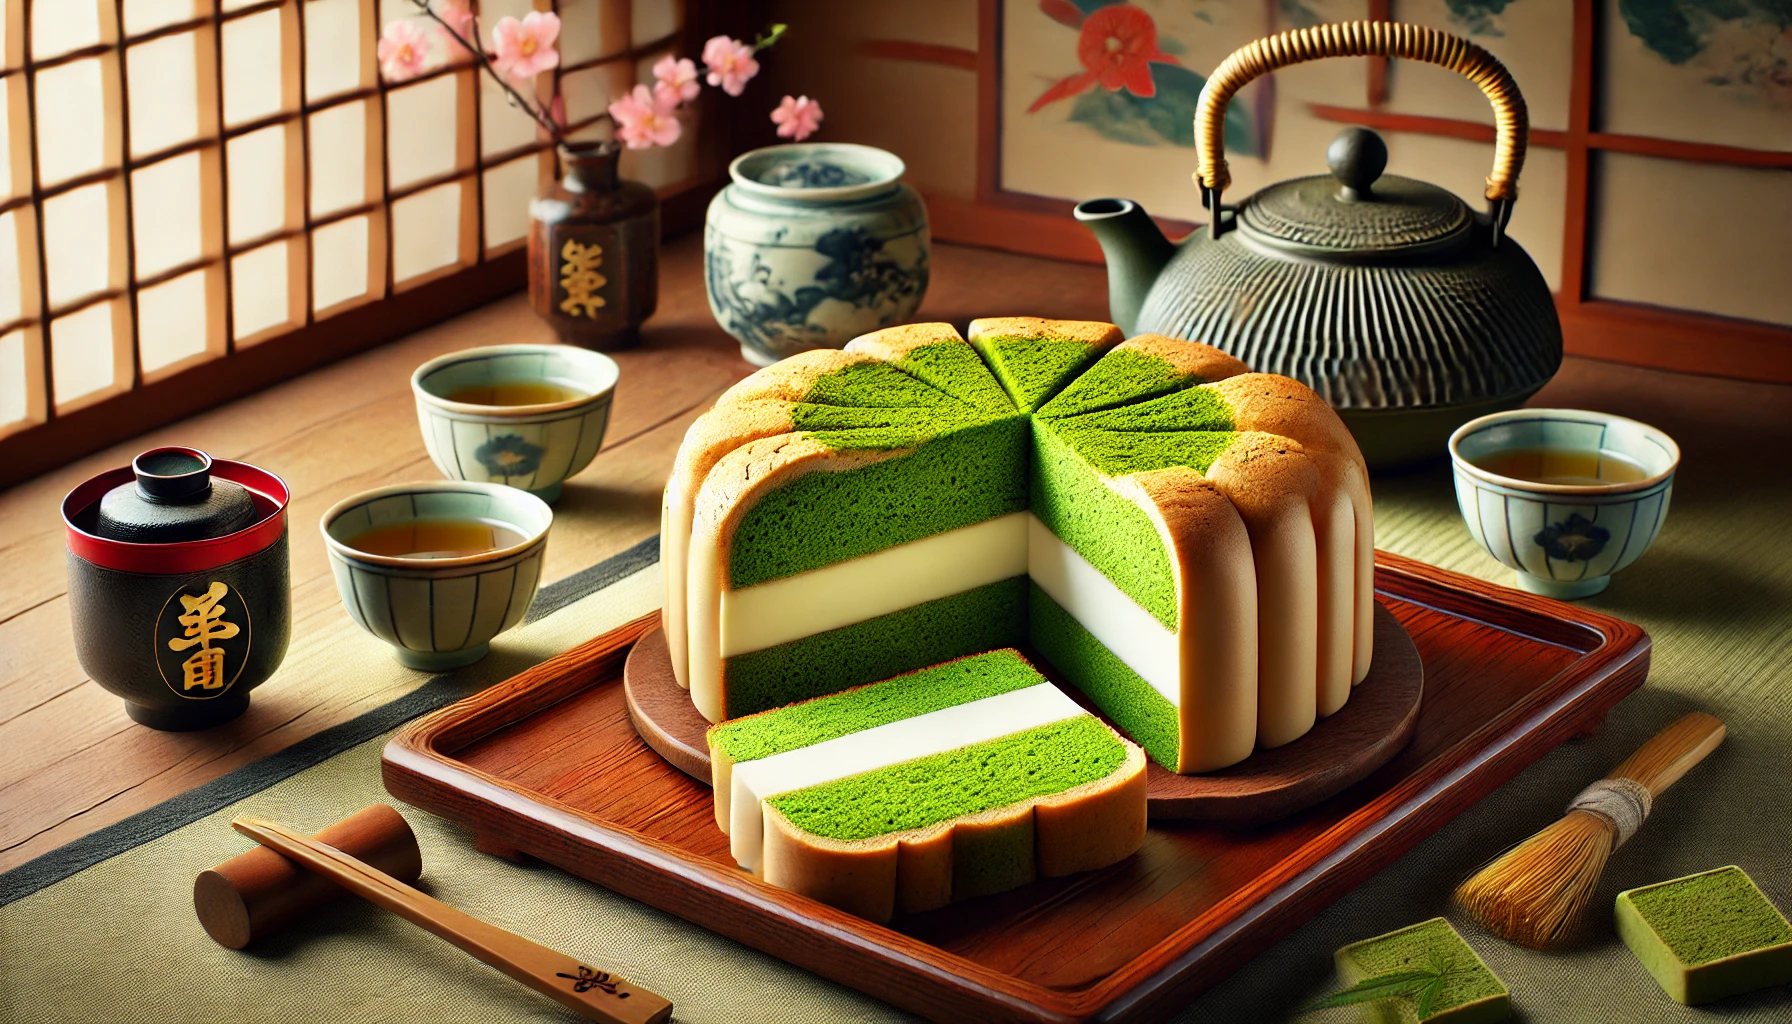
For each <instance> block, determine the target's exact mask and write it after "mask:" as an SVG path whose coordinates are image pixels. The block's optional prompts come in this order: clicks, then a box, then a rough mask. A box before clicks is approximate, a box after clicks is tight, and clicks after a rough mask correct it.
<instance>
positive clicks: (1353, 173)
mask: <svg viewBox="0 0 1792 1024" xmlns="http://www.w3.org/2000/svg"><path fill="white" fill-rule="evenodd" d="M1326 163H1327V165H1328V166H1330V167H1331V171H1332V173H1331V175H1330V176H1326V175H1317V176H1314V177H1310V178H1295V179H1293V180H1290V181H1284V182H1280V183H1278V184H1275V185H1270V186H1268V187H1267V188H1264V189H1263V190H1262V191H1260V192H1258V193H1257V194H1256V195H1253V196H1251V197H1250V198H1249V199H1246V200H1245V201H1244V203H1243V204H1241V205H1240V207H1239V211H1238V223H1239V225H1240V227H1241V228H1242V231H1243V233H1244V234H1245V235H1247V236H1248V237H1251V238H1252V239H1254V240H1256V241H1261V242H1264V243H1266V244H1268V245H1271V246H1273V247H1275V248H1279V249H1288V250H1292V251H1295V252H1301V253H1307V254H1313V255H1324V254H1343V253H1363V254H1376V255H1381V254H1393V253H1399V254H1408V253H1411V252H1413V251H1415V250H1423V249H1428V248H1434V247H1441V246H1446V245H1454V244H1456V243H1457V242H1458V241H1460V240H1461V239H1463V238H1466V237H1467V236H1468V233H1469V228H1470V226H1471V225H1473V224H1474V220H1475V218H1474V214H1473V213H1471V212H1470V211H1469V208H1468V204H1466V203H1464V202H1463V201H1462V200H1461V199H1459V198H1457V196H1456V194H1455V193H1454V192H1451V191H1450V190H1448V189H1444V188H1439V187H1437V186H1436V185H1431V184H1427V183H1426V182H1423V181H1414V180H1413V179H1411V178H1402V177H1399V176H1398V175H1392V174H1390V175H1387V176H1383V175H1382V173H1381V172H1382V171H1383V170H1384V169H1385V168H1386V167H1387V163H1388V149H1387V144H1386V143H1384V142H1382V141H1381V136H1379V135H1377V134H1375V133H1374V132H1372V131H1370V130H1369V129H1367V128H1355V127H1352V128H1346V129H1345V130H1344V131H1343V132H1340V133H1339V134H1338V137H1337V138H1336V139H1334V140H1332V144H1331V147H1330V148H1328V149H1327V150H1326Z"/></svg>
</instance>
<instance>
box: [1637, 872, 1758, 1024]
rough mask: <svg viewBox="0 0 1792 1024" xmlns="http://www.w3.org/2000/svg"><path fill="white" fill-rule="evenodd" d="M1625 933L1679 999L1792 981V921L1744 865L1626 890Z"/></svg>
mask: <svg viewBox="0 0 1792 1024" xmlns="http://www.w3.org/2000/svg"><path fill="white" fill-rule="evenodd" d="M1616 918H1617V925H1618V934H1619V935H1620V936H1622V937H1623V939H1624V942H1625V944H1627V945H1628V946H1629V947H1630V949H1631V952H1633V953H1635V954H1636V958H1637V959H1638V960H1641V961H1642V962H1643V966H1644V967H1645V968H1647V969H1648V971H1649V973H1650V975H1652V976H1653V977H1654V978H1655V980H1656V981H1657V982H1659V983H1660V984H1661V987H1662V990H1663V991H1665V992H1666V993H1667V994H1668V995H1669V996H1670V997H1672V998H1673V999H1674V1000H1675V1001H1677V1002H1681V1003H1686V1004H1688V1005H1697V1004H1699V1003H1709V1002H1712V1001H1713V1000H1717V999H1722V998H1724V997H1726V996H1733V995H1738V994H1740V993H1743V992H1752V991H1754V990H1755V989H1758V988H1767V987H1769V986H1773V985H1788V984H1792V925H1788V924H1787V923H1786V915H1784V914H1782V913H1780V911H1779V908H1777V907H1775V906H1774V905H1773V903H1772V902H1771V901H1769V900H1768V898H1767V895H1766V894H1765V893H1763V892H1762V891H1761V889H1760V887H1759V886H1757V885H1755V881H1754V879H1752V878H1750V877H1749V876H1748V873H1747V872H1745V871H1743V870H1742V869H1741V868H1739V867H1735V866H1731V867H1725V868H1718V869H1717V870H1715V871H1706V872H1702V873H1700V874H1696V875H1688V876H1687V877H1685V878H1676V879H1674V880H1672V881H1668V882H1657V883H1655V884H1654V885H1646V886H1643V887H1642V888H1640V889H1628V890H1626V891H1624V892H1621V893H1619V894H1618V902H1617V910H1616Z"/></svg>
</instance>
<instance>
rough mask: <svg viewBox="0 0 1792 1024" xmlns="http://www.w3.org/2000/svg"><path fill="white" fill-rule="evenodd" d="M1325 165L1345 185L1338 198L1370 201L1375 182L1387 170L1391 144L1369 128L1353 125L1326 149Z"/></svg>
mask: <svg viewBox="0 0 1792 1024" xmlns="http://www.w3.org/2000/svg"><path fill="white" fill-rule="evenodd" d="M1325 163H1326V166H1328V167H1330V168H1331V169H1332V176H1333V177H1335V178H1337V179H1338V181H1339V182H1340V183H1342V184H1343V186H1344V187H1343V189H1341V190H1340V191H1339V198H1341V199H1343V200H1345V201H1347V202H1348V201H1352V200H1357V199H1368V198H1371V195H1370V188H1371V187H1372V186H1373V185H1374V184H1375V179H1377V178H1379V177H1381V172H1382V171H1385V170H1387V166H1388V145H1387V143H1385V142H1383V141H1381V136H1379V135H1377V134H1375V133H1374V132H1372V131H1370V130H1369V129H1367V128H1362V127H1358V126H1355V125H1353V126H1351V127H1349V128H1346V129H1344V130H1343V131H1341V132H1339V133H1338V137H1337V138H1335V139H1333V140H1332V144H1331V145H1330V146H1329V147H1327V148H1326V151H1325Z"/></svg>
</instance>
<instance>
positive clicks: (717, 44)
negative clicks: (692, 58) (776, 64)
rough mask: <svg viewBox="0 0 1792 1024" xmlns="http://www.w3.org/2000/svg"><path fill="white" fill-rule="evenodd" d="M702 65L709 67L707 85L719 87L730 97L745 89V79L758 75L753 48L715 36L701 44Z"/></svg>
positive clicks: (733, 40) (738, 41) (757, 64)
mask: <svg viewBox="0 0 1792 1024" xmlns="http://www.w3.org/2000/svg"><path fill="white" fill-rule="evenodd" d="M703 63H704V64H705V65H707V66H708V67H709V84H710V85H719V86H721V87H722V91H723V92H725V93H727V94H728V95H730V96H739V95H740V94H741V91H742V90H744V89H745V88H746V87H747V79H749V78H752V77H753V76H754V75H757V74H758V73H759V62H758V61H756V60H754V59H753V48H752V47H751V46H748V45H747V44H746V43H743V42H741V41H740V40H738V39H730V38H728V37H727V36H716V37H714V38H713V39H711V40H710V41H709V42H707V43H704V44H703Z"/></svg>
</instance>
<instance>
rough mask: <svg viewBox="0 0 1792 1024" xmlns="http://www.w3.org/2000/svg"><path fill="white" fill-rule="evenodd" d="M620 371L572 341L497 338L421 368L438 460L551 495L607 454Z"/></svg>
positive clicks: (487, 479) (457, 472)
mask: <svg viewBox="0 0 1792 1024" xmlns="http://www.w3.org/2000/svg"><path fill="white" fill-rule="evenodd" d="M618 376H619V373H618V370H617V367H616V362H615V360H613V359H611V358H610V357H609V356H606V355H603V354H602V353H599V352H592V351H588V350H586V349H582V348H575V347H573V346H570V345H490V346H486V347H483V348H470V349H464V350H462V351H460V352H450V353H448V354H447V355H443V356H437V357H436V358H434V359H431V360H430V361H429V362H427V363H424V364H423V365H422V366H419V367H417V370H416V372H415V373H413V374H411V392H412V393H413V394H414V395H415V396H416V398H417V420H418V422H419V424H420V425H421V427H422V429H423V443H424V445H425V446H426V447H427V448H428V449H429V457H430V460H431V461H433V462H434V463H435V464H436V468H437V469H439V470H441V471H442V475H443V476H445V477H447V478H449V479H450V480H469V481H472V482H474V483H494V484H505V485H508V486H510V487H516V488H519V489H521V490H525V491H528V492H530V493H531V494H534V495H535V496H536V497H538V498H541V499H542V500H543V501H548V502H552V501H554V500H555V499H557V498H559V497H560V485H561V482H562V481H564V480H566V479H567V478H568V477H570V476H573V475H574V474H576V473H578V472H579V471H580V470H582V469H584V468H585V467H586V466H588V465H590V464H591V460H592V459H593V458H595V457H596V456H597V450H598V448H600V447H601V446H602V445H603V440H604V430H605V429H606V428H607V427H608V426H609V424H610V400H611V397H612V396H613V395H614V393H615V390H616V381H617V378H618Z"/></svg>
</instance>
